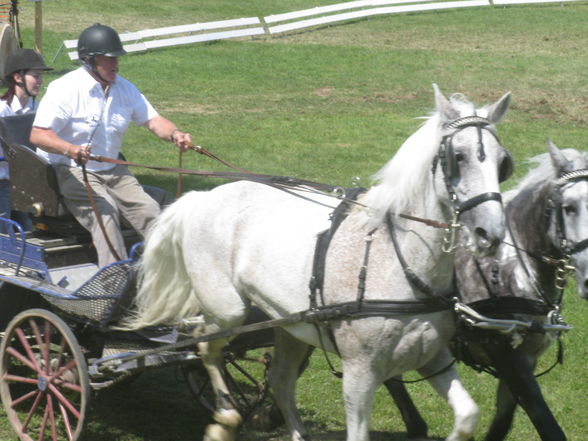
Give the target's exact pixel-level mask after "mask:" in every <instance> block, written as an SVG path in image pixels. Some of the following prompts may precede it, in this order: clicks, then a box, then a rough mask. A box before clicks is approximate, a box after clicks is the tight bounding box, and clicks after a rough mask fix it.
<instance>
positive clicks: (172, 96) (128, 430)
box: [0, 0, 588, 441]
mask: <svg viewBox="0 0 588 441" xmlns="http://www.w3.org/2000/svg"><path fill="white" fill-rule="evenodd" d="M331 3H335V2H334V1H326V0H313V1H311V0H290V1H288V2H273V1H269V0H248V1H245V2H235V1H234V0H201V1H198V2H194V1H189V0H170V1H167V2H161V1H154V0H141V1H139V0H132V1H126V2H113V1H104V2H95V1H89V0H78V1H75V2H73V1H67V0H50V1H46V2H43V17H44V34H43V50H44V54H45V58H46V60H47V61H48V62H50V61H51V60H52V58H53V56H54V55H55V54H56V53H57V50H58V48H59V46H60V44H61V42H62V41H63V40H65V39H74V38H77V35H78V34H79V32H80V31H81V30H82V29H84V28H85V27H87V26H89V25H90V24H93V23H95V22H101V23H104V24H108V25H111V26H113V27H114V28H115V29H117V30H118V31H120V32H124V31H136V30H140V29H146V28H153V27H160V26H168V25H175V24H188V23H196V22H205V21H212V20H223V19H229V18H239V17H249V16H264V15H270V14H275V13H281V12H288V11H294V10H297V9H303V8H309V7H314V6H318V5H327V4H331ZM22 7H23V8H24V9H23V11H22V13H21V20H22V26H23V38H24V41H25V45H27V46H31V45H32V44H33V41H34V40H33V36H34V32H33V19H34V5H33V3H30V2H24V1H23V2H22ZM586 23H588V3H586V2H575V3H569V4H568V3H566V4H562V5H560V4H557V3H555V4H550V5H534V6H512V7H498V6H496V7H488V8H475V9H462V10H453V11H451V10H448V11H443V12H425V13H419V14H401V15H394V16H379V17H374V18H371V19H365V20H354V21H351V22H347V23H341V24H337V25H332V26H328V27H321V28H317V29H311V30H306V31H303V32H295V33H290V34H287V35H282V36H278V37H274V38H271V37H256V38H245V39H240V40H231V41H220V42H211V43H206V44H195V45H190V46H182V47H175V48H167V49H161V50H153V51H150V52H145V53H135V54H130V55H128V56H126V57H124V58H122V59H121V74H122V75H123V76H125V77H126V78H128V79H130V80H131V81H133V82H135V83H136V84H137V85H138V86H139V88H140V89H141V91H142V92H143V93H144V94H145V95H146V96H147V97H148V98H149V99H150V101H151V102H152V103H153V104H154V105H155V107H156V108H157V109H158V110H159V111H160V112H161V113H162V114H163V115H165V116H166V117H169V118H170V119H172V120H173V121H175V122H176V123H177V124H178V125H179V127H180V128H182V129H183V130H188V131H190V132H191V133H192V136H193V139H194V141H195V142H196V143H197V144H200V145H202V146H204V147H205V148H207V149H208V150H210V151H212V152H214V153H215V154H217V155H218V156H220V157H222V158H223V159H226V160H228V161H230V162H232V163H234V164H237V165H239V166H241V167H243V168H246V169H249V170H252V171H255V172H259V173H268V174H277V175H290V176H294V177H300V178H307V179H312V180H317V181H321V182H326V183H331V184H338V185H344V186H349V185H351V183H352V180H353V178H354V177H355V176H358V177H360V178H361V183H362V185H369V183H370V176H371V175H372V174H373V173H374V172H376V171H377V170H378V169H379V168H380V167H381V166H382V165H383V164H384V163H385V162H386V161H387V160H388V159H389V158H390V157H391V156H392V155H393V154H394V152H395V150H396V149H397V148H398V147H399V146H400V145H401V143H402V142H403V141H404V140H405V139H406V138H407V137H408V136H409V135H410V134H412V133H413V132H414V131H416V130H417V128H418V127H419V125H420V124H421V120H419V119H418V117H421V116H426V115H427V114H429V112H430V111H432V110H433V105H434V101H433V90H432V87H431V84H432V83H437V84H439V86H440V87H441V90H442V91H443V92H444V93H445V94H447V95H449V94H451V93H454V92H459V93H464V94H465V95H466V96H468V97H469V98H471V99H472V100H473V101H474V102H476V103H478V104H485V103H491V102H494V101H496V100H497V99H498V98H499V97H500V96H501V95H502V94H503V93H504V92H506V91H511V92H512V94H513V101H512V106H511V109H510V111H509V113H508V114H507V117H506V119H505V121H504V123H503V124H501V126H499V133H500V137H501V141H502V142H503V144H504V145H505V146H506V147H507V148H508V149H509V150H510V151H511V152H512V153H513V155H514V158H515V161H516V163H517V169H516V173H515V176H514V178H513V179H512V180H511V181H509V182H507V183H505V185H504V188H505V189H506V188H509V187H510V186H511V185H512V184H513V182H514V181H515V180H516V178H518V177H520V176H522V175H523V174H524V173H525V171H526V169H527V165H526V163H525V160H526V159H528V158H529V157H531V156H533V155H535V154H538V153H541V152H544V151H545V139H546V138H547V137H550V138H551V139H553V140H554V142H555V143H556V144H557V145H558V146H559V147H573V148H577V149H584V150H585V149H586V141H587V140H588V130H587V128H588V81H587V77H586V75H587V72H588V57H587V56H586V48H587V47H588V32H586V29H587V28H586ZM53 66H54V67H55V71H54V72H52V73H51V74H49V75H47V76H46V80H47V82H48V81H50V80H51V79H52V78H55V77H56V76H58V75H61V74H63V73H64V72H65V71H67V70H70V69H73V68H75V67H76V64H75V63H72V62H71V61H70V60H69V59H68V58H67V56H66V55H65V53H64V52H63V51H61V52H60V53H59V54H58V56H57V58H56V59H55V62H54V64H53ZM125 154H126V156H127V158H128V159H129V160H131V161H135V162H142V163H148V164H157V165H168V166H176V165H177V161H178V156H177V153H176V152H175V151H174V149H173V148H172V147H171V145H170V144H166V143H163V142H161V141H159V140H158V139H156V138H155V137H153V136H152V135H150V134H149V133H148V132H146V131H145V130H144V129H139V128H133V129H131V131H130V132H129V133H128V135H127V138H126V145H125ZM184 166H185V167H191V168H195V169H201V170H214V169H223V168H222V166H221V165H218V164H216V163H214V162H213V161H212V160H210V159H207V158H205V157H203V156H199V155H197V154H195V153H191V154H189V155H188V156H187V157H186V158H185V159H184ZM134 172H135V173H136V175H137V176H138V177H139V178H140V179H141V180H142V181H144V182H145V183H150V184H154V185H159V186H161V187H164V188H167V189H169V190H171V191H175V188H176V177H175V176H173V175H169V174H165V173H161V172H151V171H146V170H141V169H139V170H135V171H134ZM219 182H220V181H218V180H211V179H206V178H194V177H190V178H185V179H184V189H185V190H189V189H202V188H210V187H212V186H214V185H217V184H218V183H219ZM564 312H565V318H566V319H567V321H568V322H569V323H570V324H572V325H574V327H575V329H574V330H573V331H571V332H569V333H568V334H567V335H566V336H565V337H564V343H565V348H566V350H565V364H564V366H563V367H558V368H557V369H555V370H554V371H553V372H552V373H550V374H549V375H547V376H545V377H542V378H541V380H540V383H541V385H542V388H543V392H544V394H545V396H546V399H547V401H548V402H549V404H550V405H551V408H552V410H553V412H554V414H555V415H556V417H557V419H558V421H559V422H560V424H561V426H562V427H563V428H564V430H565V432H566V434H567V436H568V439H569V440H570V441H584V440H586V439H588V420H587V419H586V411H585V407H584V405H585V400H586V398H587V391H588V386H587V385H588V370H587V369H586V362H587V360H588V357H587V355H588V347H587V346H586V344H585V342H586V341H587V338H588V335H587V332H588V331H587V327H586V325H585V322H586V317H588V304H586V302H584V301H581V300H580V299H578V298H577V296H576V295H575V293H574V292H572V291H570V292H568V293H567V294H566V303H565V310H564ZM554 358H555V348H552V350H550V352H549V353H548V354H546V355H545V356H544V358H543V360H542V364H541V365H542V367H543V368H545V367H548V366H549V365H550V364H551V363H552V362H553V360H554ZM325 366H326V364H325V361H324V359H323V357H322V356H321V355H320V353H319V351H317V353H316V354H315V355H314V356H313V358H312V361H311V366H310V369H309V370H308V371H307V372H306V373H305V374H304V375H303V377H302V378H301V380H300V382H299V392H298V402H299V406H300V408H301V409H302V412H303V416H304V419H305V421H306V422H307V423H308V425H309V428H310V431H311V433H312V434H313V439H315V440H321V441H322V440H343V439H345V435H344V432H345V424H344V421H345V419H344V414H343V400H342V396H341V390H340V389H341V385H340V381H339V380H337V379H336V378H334V377H332V376H331V375H330V374H329V372H328V370H327V369H326V368H325ZM459 369H460V372H461V373H462V376H463V381H464V383H465V385H466V386H467V388H468V390H469V391H470V392H471V394H472V395H473V396H474V398H475V400H476V401H477V402H478V404H479V405H480V408H481V410H482V421H481V424H480V429H479V431H478V434H477V435H476V439H482V437H483V433H484V432H485V428H486V427H487V426H488V423H489V421H490V418H491V416H492V413H493V403H494V396H495V395H494V388H495V381H494V380H493V379H492V378H491V377H489V376H488V375H485V374H478V373H476V372H474V371H472V370H471V369H469V368H467V367H465V366H462V365H460V366H459ZM177 377H178V375H177V372H176V371H175V370H174V369H173V368H170V369H165V370H161V371H156V372H153V373H150V374H148V375H144V376H141V377H140V378H139V379H137V381H135V382H134V383H131V384H129V385H126V386H124V387H123V386H121V387H115V388H112V389H108V390H105V391H103V392H101V393H99V394H98V395H97V396H96V397H95V398H94V400H93V403H94V404H93V407H92V410H91V412H90V418H89V425H88V428H87V431H86V438H85V439H86V440H87V441H107V440H108V441H113V440H117V441H143V440H145V441H147V440H148V441H175V440H178V441H180V440H182V441H183V440H194V439H201V434H202V430H203V427H204V426H205V425H206V423H207V421H208V418H209V417H208V414H207V413H206V412H205V411H204V410H203V409H202V408H201V407H199V406H198V405H197V404H196V403H195V402H194V400H192V398H191V397H190V395H189V393H188V391H187V390H186V386H185V385H184V384H183V383H182V382H181V381H176V378H177ZM410 390H411V392H412V393H413V396H414V398H415V402H416V403H417V405H418V406H419V408H420V409H421V410H422V412H423V414H424V415H425V417H426V418H427V421H428V423H429V426H430V433H431V435H432V436H434V437H439V438H442V437H443V436H446V435H447V434H448V433H449V431H450V427H451V424H452V414H451V412H450V410H449V408H448V407H447V406H446V404H445V403H443V402H442V400H441V399H439V398H438V397H437V396H436V395H435V393H434V392H433V390H432V389H431V388H430V387H429V386H428V384H424V383H423V384H421V383H419V384H415V385H412V386H410ZM2 412H3V411H2V410H0V415H2ZM372 431H373V432H372V441H384V440H386V441H404V440H405V435H404V432H405V431H404V428H403V426H402V423H401V420H400V417H399V415H398V411H397V410H396V409H395V407H394V406H393V404H392V402H391V400H390V398H389V397H388V396H387V395H386V393H385V391H384V390H383V389H382V390H379V392H378V395H377V399H376V403H375V408H374V412H373V421H372ZM15 439H16V438H15V436H14V435H13V434H12V433H11V431H10V429H9V427H8V425H7V423H6V421H5V419H0V441H13V440H15ZM240 439H242V440H247V441H254V440H255V441H258V440H262V441H270V440H273V441H276V440H279V441H282V440H283V441H286V440H287V437H286V436H285V434H284V432H283V431H281V430H277V431H275V432H272V433H270V434H261V433H256V432H253V431H246V432H245V433H244V434H243V435H242V437H241V438H240ZM509 440H512V441H539V437H538V436H537V434H536V433H535V431H534V429H533V427H532V425H531V424H530V423H529V420H528V418H527V417H526V415H525V414H524V413H523V412H519V413H518V414H517V417H516V420H515V425H514V428H513V431H512V433H511V435H510V437H509Z"/></svg>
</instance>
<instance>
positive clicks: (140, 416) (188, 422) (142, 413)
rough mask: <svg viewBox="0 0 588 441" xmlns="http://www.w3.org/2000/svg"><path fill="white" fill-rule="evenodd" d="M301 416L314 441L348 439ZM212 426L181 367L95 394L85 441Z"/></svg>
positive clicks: (191, 436) (179, 438) (149, 439)
mask: <svg viewBox="0 0 588 441" xmlns="http://www.w3.org/2000/svg"><path fill="white" fill-rule="evenodd" d="M301 414H302V418H303V420H304V422H305V424H306V427H307V430H308V433H309V434H310V436H311V439H312V440H313V441H323V440H325V441H335V440H345V439H346V437H345V430H340V429H335V430H329V428H328V427H327V426H326V425H325V424H323V423H321V422H317V421H316V420H315V415H314V412H313V411H308V410H302V411H301ZM211 422H212V418H211V414H210V412H209V411H208V410H206V409H205V408H204V407H202V406H201V405H200V404H199V403H198V402H197V401H196V400H195V399H194V398H193V396H192V394H191V393H190V391H189V389H188V386H187V385H186V383H185V382H184V380H183V377H182V375H181V372H180V371H179V369H177V368H173V367H167V368H162V369H159V370H155V371H151V372H146V373H143V374H141V375H139V376H138V377H137V378H136V379H135V380H134V381H132V382H129V383H128V384H121V385H115V386H112V387H110V388H108V389H105V390H103V391H100V392H99V393H97V394H95V395H94V396H93V397H92V400H91V403H90V408H89V410H88V415H87V417H86V427H85V429H84V432H83V436H82V440H81V441H196V440H200V439H202V436H203V433H204V430H205V428H206V426H207V425H208V424H210V423H211ZM341 424H343V423H341ZM370 435H371V441H408V440H409V439H408V438H407V436H406V433H402V432H381V431H379V432H371V433H370ZM239 440H240V441H290V437H289V436H288V434H287V432H286V429H285V427H283V426H282V427H279V428H277V429H275V430H273V431H271V432H260V431H255V430H252V429H250V428H248V427H247V426H245V427H244V428H243V429H242V430H241V432H240V434H239ZM432 440H440V438H432ZM412 441H414V440H412Z"/></svg>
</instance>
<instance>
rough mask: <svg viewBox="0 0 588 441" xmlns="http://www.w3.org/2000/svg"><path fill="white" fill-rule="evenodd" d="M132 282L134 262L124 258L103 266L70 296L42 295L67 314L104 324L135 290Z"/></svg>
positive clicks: (117, 311) (111, 318) (110, 319)
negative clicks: (121, 260)
mask: <svg viewBox="0 0 588 441" xmlns="http://www.w3.org/2000/svg"><path fill="white" fill-rule="evenodd" d="M133 282H134V268H133V264H132V262H130V261H123V262H117V263H114V264H112V265H108V266H106V267H104V268H102V269H101V270H100V271H99V272H98V273H96V275H95V276H94V277H92V278H91V279H90V280H89V281H87V282H86V283H84V284H83V285H82V286H81V287H80V288H79V289H78V290H77V291H75V292H74V293H72V294H71V295H69V296H63V295H59V296H58V295H51V294H46V293H44V294H42V295H43V297H44V298H45V300H47V301H48V302H49V303H51V304H52V305H53V306H55V307H57V308H58V309H60V310H62V311H63V312H65V313H67V314H68V315H73V316H75V317H78V318H80V319H82V320H83V321H89V322H90V323H94V324H97V325H100V326H104V325H106V324H107V323H109V322H110V321H112V320H113V319H114V316H115V315H117V313H119V312H120V310H119V308H120V307H121V306H122V305H123V304H124V303H125V299H126V298H127V297H128V296H129V293H132V291H133V289H134V283H133Z"/></svg>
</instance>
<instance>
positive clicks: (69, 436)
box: [59, 403, 73, 441]
mask: <svg viewBox="0 0 588 441" xmlns="http://www.w3.org/2000/svg"><path fill="white" fill-rule="evenodd" d="M59 411H60V412H61V418H63V425H64V426H65V431H66V432H67V439H68V441H71V440H72V439H73V432H72V431H71V424H70V422H69V415H68V414H67V410H66V409H65V407H63V404H61V403H59Z"/></svg>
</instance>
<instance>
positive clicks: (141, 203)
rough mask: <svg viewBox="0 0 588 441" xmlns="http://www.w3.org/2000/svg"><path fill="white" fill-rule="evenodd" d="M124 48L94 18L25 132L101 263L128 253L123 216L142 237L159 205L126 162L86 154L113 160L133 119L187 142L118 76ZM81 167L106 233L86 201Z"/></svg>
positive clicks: (186, 136) (187, 138) (175, 140)
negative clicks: (74, 65)
mask: <svg viewBox="0 0 588 441" xmlns="http://www.w3.org/2000/svg"><path fill="white" fill-rule="evenodd" d="M125 54H126V51H125V50H124V48H123V47H122V43H121V40H120V37H119V35H118V33H117V32H116V31H115V30H114V29H113V28H111V27H109V26H104V25H101V24H95V25H92V26H90V27H88V28H86V29H85V30H84V31H82V33H81V34H80V36H79V39H78V55H79V58H80V60H81V61H82V63H83V64H82V66H81V67H79V68H78V69H76V70H74V71H72V72H69V73H67V74H65V75H64V76H63V77H61V78H58V79H57V80H55V81H53V82H51V83H50V84H49V86H48V88H47V92H46V93H45V95H44V97H43V99H42V101H41V103H40V105H39V108H38V110H37V114H36V117H35V121H34V122H33V128H32V130H31V136H30V141H31V142H32V143H33V144H35V145H36V146H37V147H38V149H37V154H39V155H40V156H43V157H45V158H46V159H47V160H48V161H49V163H51V164H52V165H53V166H54V168H55V171H56V175H57V180H58V185H59V190H60V193H61V194H62V196H63V197H64V202H65V204H66V206H67V208H68V209H69V210H70V211H71V213H72V214H73V215H74V216H75V217H76V219H77V220H78V221H79V222H80V224H81V225H82V226H83V227H84V228H86V229H87V230H88V231H89V232H90V233H91V235H92V240H93V242H94V246H95V247H96V251H97V254H98V264H99V265H100V266H104V265H106V264H109V263H112V262H114V261H116V260H117V259H124V258H126V257H127V252H126V248H125V243H124V240H123V236H122V233H121V218H124V219H125V220H126V221H127V222H128V223H129V224H130V225H131V226H132V227H133V228H134V229H135V231H137V232H138V233H139V234H140V235H142V236H145V233H146V232H147V229H148V227H149V224H150V223H151V221H153V219H154V218H155V217H156V216H157V215H158V214H159V212H160V206H159V204H158V203H157V202H156V201H155V200H154V199H153V198H151V197H150V196H149V195H148V194H147V193H146V192H145V191H144V189H143V187H142V186H141V185H140V184H139V182H138V181H137V179H136V178H135V177H134V176H133V175H132V174H131V173H130V171H129V170H128V168H127V167H126V166H124V165H121V164H112V163H107V162H97V161H92V160H90V155H91V154H92V155H95V156H102V157H106V158H111V159H117V158H118V156H119V154H120V151H121V148H122V144H123V137H124V134H125V132H126V131H127V129H128V127H129V124H130V123H131V122H133V123H135V124H136V125H139V126H143V127H146V128H147V129H149V130H150V131H151V132H152V133H153V134H155V135H156V136H158V137H159V138H161V139H163V140H166V141H170V142H172V143H174V144H175V145H176V146H177V147H178V148H180V149H181V150H183V151H185V150H187V149H188V148H189V147H190V146H191V145H192V139H191V136H190V134H189V133H186V132H183V131H181V130H179V129H178V128H177V127H176V125H175V124H174V123H172V122H171V121H170V120H168V119H166V118H164V117H163V116H161V115H160V114H159V113H158V112H157V111H156V110H155V109H154V108H153V106H152V105H151V104H150V103H149V101H148V100H147V99H146V98H145V97H144V96H143V94H141V92H139V90H138V89H137V87H136V86H135V85H134V84H132V83H131V82H130V81H128V80H126V79H124V78H123V77H121V76H119V75H118V68H119V57H120V56H122V55H125ZM82 167H85V169H86V172H87V177H88V182H89V184H90V187H91V189H92V192H93V195H94V199H95V201H96V208H97V211H98V213H99V214H100V219H101V220H102V224H103V225H104V229H105V232H106V234H104V233H103V231H102V228H101V227H100V224H99V222H98V219H97V216H95V214H94V212H93V209H92V207H91V203H90V201H89V198H88V195H87V193H86V187H85V184H84V180H83V168H82ZM107 238H108V240H107ZM108 242H110V244H112V249H111V247H110V245H109V243H108Z"/></svg>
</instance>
